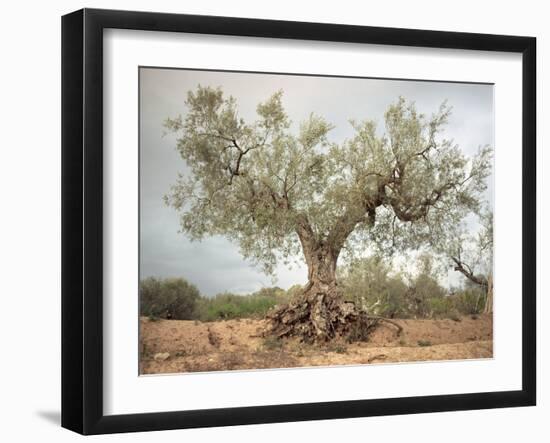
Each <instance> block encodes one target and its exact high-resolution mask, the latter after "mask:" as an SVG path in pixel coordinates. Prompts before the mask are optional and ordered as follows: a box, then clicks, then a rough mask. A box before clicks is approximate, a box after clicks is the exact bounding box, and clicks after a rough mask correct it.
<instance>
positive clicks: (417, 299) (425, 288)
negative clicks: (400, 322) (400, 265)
mask: <svg viewBox="0 0 550 443" xmlns="http://www.w3.org/2000/svg"><path fill="white" fill-rule="evenodd" d="M417 268H418V269H417V272H416V273H415V274H414V275H411V276H409V279H408V280H409V281H408V285H407V286H408V291H407V298H408V311H409V313H410V315H412V316H413V317H415V318H426V317H433V316H434V306H437V307H438V311H440V312H439V313H442V312H441V311H443V310H444V309H442V305H444V304H445V301H444V298H445V295H446V291H445V289H444V288H443V287H442V286H441V285H440V283H439V281H438V272H437V270H436V268H435V266H434V263H433V256H432V255H431V254H429V253H426V252H425V253H423V254H421V255H420V256H419V257H418V264H417Z"/></svg>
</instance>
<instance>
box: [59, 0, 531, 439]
mask: <svg viewBox="0 0 550 443" xmlns="http://www.w3.org/2000/svg"><path fill="white" fill-rule="evenodd" d="M535 60H536V41H535V39H534V38H531V37H517V36H502V35H485V34H467V33H453V32H440V31H423V30H411V29H389V28H376V27H363V26H350V25H342V24H320V23H299V22H282V21H271V20H256V19H244V18H230V17H210V16H192V15H176V14H161V13H149V12H126V11H108V10H95V9H84V10H80V11H76V12H74V13H71V14H68V15H66V16H64V17H63V20H62V173H63V177H62V198H63V206H62V223H63V225H62V243H63V244H62V256H63V261H62V271H63V274H62V425H63V426H64V427H66V428H68V429H71V430H73V431H76V432H79V433H82V434H102V433H115V432H132V431H149V430H161V429H178V428H191V427H210V426H228V425H239V424H253V423H273V422H285V421H301V420H319V419H330V418H347V417H362V416H377V415H389V414H411V413H423V412H435V411H455V410H466V409H486V408H500V407H516V406H531V405H535V403H536V334H535V331H536V324H535V320H536V315H535V309H536V279H535V264H536V213H535V212H536V206H535V202H536V177H535V172H536V163H535V158H536V155H535V152H536V144H535V140H536V134H535V131H536V118H535V116H536V102H535V99H536V91H535V84H536V81H535V80H536V77H535V75H536V69H535Z"/></svg>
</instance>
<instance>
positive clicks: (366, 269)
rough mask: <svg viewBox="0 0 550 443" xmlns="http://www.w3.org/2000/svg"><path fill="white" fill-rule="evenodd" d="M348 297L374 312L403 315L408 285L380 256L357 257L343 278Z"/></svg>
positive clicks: (385, 314) (347, 268) (405, 313)
mask: <svg viewBox="0 0 550 443" xmlns="http://www.w3.org/2000/svg"><path fill="white" fill-rule="evenodd" d="M340 284H341V286H342V289H343V292H344V295H345V298H346V299H350V300H352V301H353V302H354V303H355V304H356V305H357V306H359V307H361V308H362V309H363V310H365V311H367V312H369V313H372V314H374V315H377V316H379V315H381V316H385V317H389V318H393V317H404V316H406V315H407V311H406V308H407V306H406V295H407V286H406V284H405V282H404V281H403V279H402V278H401V275H399V274H396V273H392V269H391V266H390V263H388V261H386V260H384V258H383V257H381V256H377V255H374V256H370V257H367V258H362V259H358V260H354V261H353V262H352V263H351V264H350V265H349V266H347V267H346V268H345V271H344V273H343V276H342V277H341V278H340Z"/></svg>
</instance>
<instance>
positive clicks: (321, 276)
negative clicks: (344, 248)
mask: <svg viewBox="0 0 550 443" xmlns="http://www.w3.org/2000/svg"><path fill="white" fill-rule="evenodd" d="M304 249H305V250H307V252H308V253H307V255H306V262H307V264H308V269H309V275H308V276H309V283H308V284H307V286H306V287H305V288H304V291H303V293H302V294H301V295H300V296H298V297H297V298H296V299H295V300H292V301H291V302H290V303H288V304H287V305H284V306H281V307H276V308H275V309H273V310H272V311H270V312H269V313H268V315H267V318H268V320H270V327H269V328H268V330H267V331H266V335H275V336H276V337H279V338H282V337H293V336H294V337H300V338H301V339H302V340H303V341H305V342H326V341H329V340H332V339H334V338H336V337H342V338H345V339H346V340H348V341H359V340H366V338H367V336H368V333H369V332H370V330H372V328H374V327H375V326H376V324H377V323H378V321H379V319H371V318H369V317H368V316H367V313H366V312H364V311H361V310H359V309H357V307H356V306H355V304H354V303H352V302H348V301H345V300H344V298H343V295H342V291H341V290H340V289H339V288H338V284H337V282H336V261H337V254H334V253H333V251H331V250H330V248H327V247H324V246H317V247H314V248H309V247H308V249H306V248H304Z"/></svg>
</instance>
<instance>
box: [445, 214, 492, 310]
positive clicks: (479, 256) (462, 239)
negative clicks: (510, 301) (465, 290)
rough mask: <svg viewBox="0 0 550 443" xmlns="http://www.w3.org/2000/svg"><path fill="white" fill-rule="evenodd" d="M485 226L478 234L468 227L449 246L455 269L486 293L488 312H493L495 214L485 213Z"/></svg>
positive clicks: (483, 223)
mask: <svg viewBox="0 0 550 443" xmlns="http://www.w3.org/2000/svg"><path fill="white" fill-rule="evenodd" d="M481 222H482V226H481V229H480V231H479V232H478V233H477V234H476V235H471V234H469V233H468V232H466V230H465V229H464V228H462V229H461V230H459V231H458V233H457V235H456V236H455V237H454V238H451V240H450V241H449V242H448V243H447V245H446V248H447V250H446V253H447V256H448V257H449V258H450V260H451V263H452V265H453V267H454V270H455V271H457V272H460V273H461V274H462V275H463V276H464V277H466V278H467V279H468V281H470V282H471V283H473V284H475V285H477V286H478V287H480V288H481V289H482V290H483V292H484V293H485V295H486V296H485V297H484V299H485V307H484V309H483V310H484V312H486V313H490V312H492V311H493V213H492V212H491V211H486V212H485V213H483V214H482V216H481Z"/></svg>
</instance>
